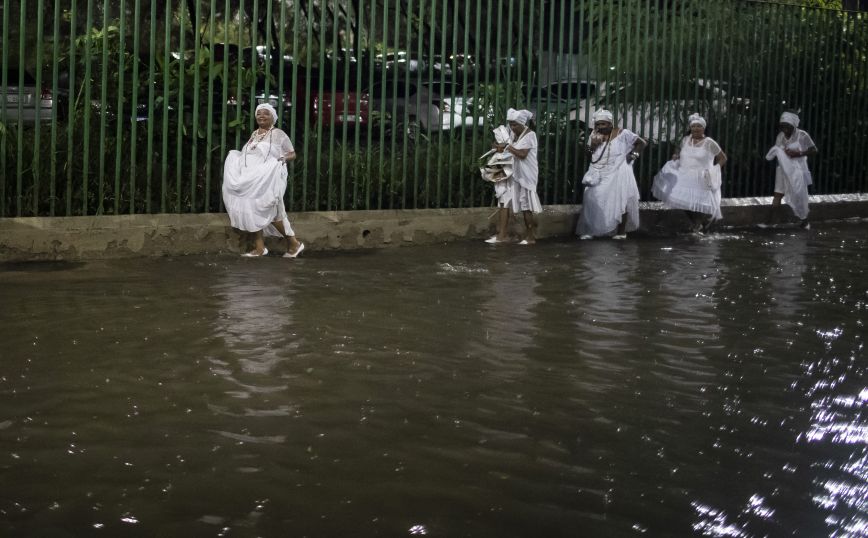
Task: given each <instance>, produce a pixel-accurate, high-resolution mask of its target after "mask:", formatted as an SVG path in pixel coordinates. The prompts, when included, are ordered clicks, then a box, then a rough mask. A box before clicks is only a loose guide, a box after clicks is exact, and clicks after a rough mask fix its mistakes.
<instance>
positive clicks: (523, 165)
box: [494, 130, 542, 213]
mask: <svg viewBox="0 0 868 538" xmlns="http://www.w3.org/2000/svg"><path fill="white" fill-rule="evenodd" d="M510 146H512V147H513V148H515V149H527V150H528V152H527V156H526V157H525V158H524V159H519V158H518V157H516V158H514V159H513V172H512V176H511V177H510V178H509V179H507V180H506V181H501V182H498V183H495V185H494V194H495V196H496V197H497V205H498V207H511V208H512V211H513V212H514V213H519V212H521V211H532V212H534V213H542V202H540V199H539V195H538V194H537V192H536V187H537V182H538V180H539V164H538V162H537V148H538V147H539V142H538V140H537V136H536V133H535V132H533V131H529V130H528V131H525V132H524V133H522V135H521V136H520V137H519V138H518V140H516V141H515V142H512V143H511V144H510Z"/></svg>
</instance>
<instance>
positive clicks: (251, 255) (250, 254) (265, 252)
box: [241, 248, 268, 258]
mask: <svg viewBox="0 0 868 538" xmlns="http://www.w3.org/2000/svg"><path fill="white" fill-rule="evenodd" d="M263 256H268V249H267V248H263V249H262V254H256V253H255V252H253V251H250V252H245V253H244V254H242V255H241V257H242V258H261V257H263Z"/></svg>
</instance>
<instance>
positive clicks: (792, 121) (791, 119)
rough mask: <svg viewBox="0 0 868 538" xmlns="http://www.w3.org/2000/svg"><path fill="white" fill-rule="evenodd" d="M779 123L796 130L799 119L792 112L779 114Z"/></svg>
mask: <svg viewBox="0 0 868 538" xmlns="http://www.w3.org/2000/svg"><path fill="white" fill-rule="evenodd" d="M781 123H787V124H789V125H792V126H793V128H796V127H798V126H799V117H798V116H796V115H795V114H793V113H792V112H784V113H783V114H781Z"/></svg>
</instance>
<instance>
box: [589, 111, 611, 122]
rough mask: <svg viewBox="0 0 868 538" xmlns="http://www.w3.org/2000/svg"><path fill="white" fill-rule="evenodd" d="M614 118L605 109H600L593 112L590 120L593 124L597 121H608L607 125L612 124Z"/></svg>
mask: <svg viewBox="0 0 868 538" xmlns="http://www.w3.org/2000/svg"><path fill="white" fill-rule="evenodd" d="M614 118H615V116H614V115H613V114H612V113H611V112H609V111H608V110H606V109H605V108H601V109H600V110H598V111H596V112H594V116H593V118H592V119H593V120H594V123H597V122H598V121H608V122H609V123H612V121H614Z"/></svg>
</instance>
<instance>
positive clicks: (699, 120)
mask: <svg viewBox="0 0 868 538" xmlns="http://www.w3.org/2000/svg"><path fill="white" fill-rule="evenodd" d="M696 124H699V125H702V128H703V129H705V125H706V124H705V118H703V117H702V116H700V115H699V114H691V115H690V117H689V118H687V126H688V127H693V126H694V125H696Z"/></svg>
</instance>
